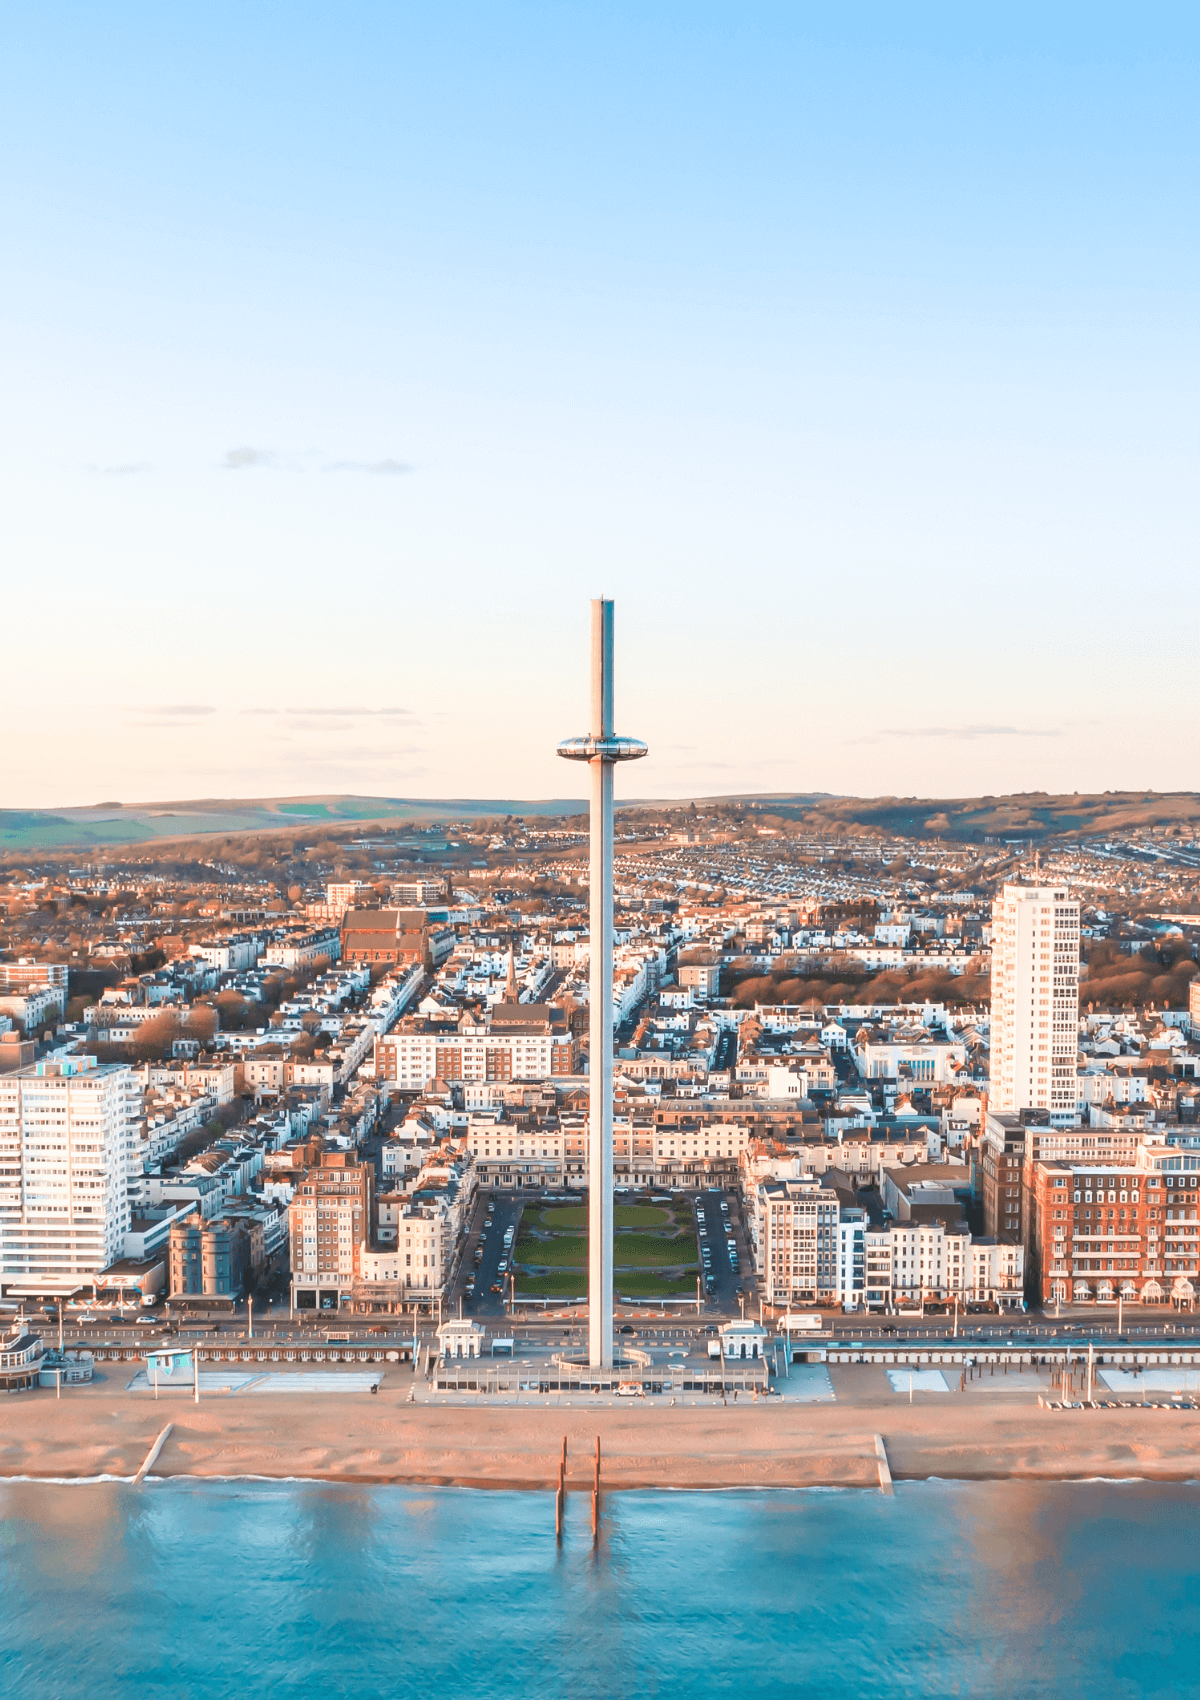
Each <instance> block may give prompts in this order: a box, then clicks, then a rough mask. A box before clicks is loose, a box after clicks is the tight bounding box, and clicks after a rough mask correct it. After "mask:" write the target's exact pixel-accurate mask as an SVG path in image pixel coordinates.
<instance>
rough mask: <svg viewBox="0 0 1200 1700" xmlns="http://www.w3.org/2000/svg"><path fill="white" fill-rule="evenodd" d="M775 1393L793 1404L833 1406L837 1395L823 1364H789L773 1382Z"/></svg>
mask: <svg viewBox="0 0 1200 1700" xmlns="http://www.w3.org/2000/svg"><path fill="white" fill-rule="evenodd" d="M774 1385H775V1391H776V1393H779V1394H782V1396H783V1398H784V1399H788V1400H791V1402H792V1403H793V1404H805V1405H814V1404H821V1403H828V1404H831V1405H832V1404H833V1403H834V1401H835V1400H836V1399H837V1394H836V1393H835V1392H834V1391H833V1382H832V1381H831V1380H830V1378H829V1371H828V1370H827V1369H826V1368H825V1365H824V1364H791V1365H789V1367H788V1373H787V1374H786V1375H782V1376H779V1377H778V1378H777V1379H776V1381H775V1384H774Z"/></svg>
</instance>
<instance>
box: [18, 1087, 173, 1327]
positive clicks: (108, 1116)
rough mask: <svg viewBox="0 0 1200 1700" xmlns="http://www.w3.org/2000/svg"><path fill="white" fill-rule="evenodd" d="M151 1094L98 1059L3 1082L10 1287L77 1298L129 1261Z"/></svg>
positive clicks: (19, 1290)
mask: <svg viewBox="0 0 1200 1700" xmlns="http://www.w3.org/2000/svg"><path fill="white" fill-rule="evenodd" d="M141 1097H142V1095H141V1089H140V1086H139V1084H138V1083H137V1081H136V1080H135V1078H134V1074H133V1071H132V1070H131V1069H129V1068H128V1067H126V1066H125V1065H124V1064H118V1063H109V1064H101V1065H99V1066H97V1065H96V1064H95V1062H94V1061H93V1060H92V1059H91V1058H89V1057H75V1058H72V1059H71V1060H69V1061H63V1062H42V1063H35V1064H34V1065H33V1066H32V1067H30V1068H23V1069H19V1070H18V1071H17V1072H16V1073H15V1074H8V1075H4V1076H0V1287H2V1288H3V1290H4V1291H5V1292H6V1293H16V1294H22V1293H28V1294H40V1293H71V1292H74V1291H75V1290H76V1288H78V1287H80V1286H83V1285H86V1284H87V1283H89V1282H90V1281H91V1280H92V1278H93V1276H95V1275H98V1274H99V1273H100V1271H101V1270H103V1269H106V1268H107V1267H108V1265H109V1264H110V1263H114V1262H115V1261H116V1260H117V1259H118V1258H120V1257H122V1256H123V1255H124V1249H125V1234H126V1231H127V1229H128V1227H129V1199H128V1186H127V1182H128V1175H129V1169H130V1162H131V1160H132V1154H133V1150H134V1144H135V1140H136V1137H137V1128H138V1120H139V1116H140V1112H141Z"/></svg>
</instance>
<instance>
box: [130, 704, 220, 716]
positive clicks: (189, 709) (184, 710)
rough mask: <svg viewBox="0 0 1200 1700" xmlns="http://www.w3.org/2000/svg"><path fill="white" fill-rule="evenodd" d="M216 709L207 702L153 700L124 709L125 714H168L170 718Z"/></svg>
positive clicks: (210, 712) (210, 711)
mask: <svg viewBox="0 0 1200 1700" xmlns="http://www.w3.org/2000/svg"><path fill="white" fill-rule="evenodd" d="M216 712H217V711H216V709H215V708H213V707H212V705H211V704H209V703H194V702H153V703H144V704H139V705H138V706H137V707H136V708H129V709H127V710H126V713H127V714H158V715H165V716H168V717H169V718H170V719H172V720H176V719H184V718H187V717H189V716H192V715H197V714H215V713H216Z"/></svg>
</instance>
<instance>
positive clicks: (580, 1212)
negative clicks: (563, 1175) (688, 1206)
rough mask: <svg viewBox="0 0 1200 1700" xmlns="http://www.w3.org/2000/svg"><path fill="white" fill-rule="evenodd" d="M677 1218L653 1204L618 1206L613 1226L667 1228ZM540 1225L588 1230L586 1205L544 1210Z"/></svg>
mask: <svg viewBox="0 0 1200 1700" xmlns="http://www.w3.org/2000/svg"><path fill="white" fill-rule="evenodd" d="M674 1220H675V1218H674V1217H673V1216H672V1214H671V1212H670V1211H669V1210H660V1209H658V1208H657V1207H656V1206H655V1205H652V1204H617V1205H614V1207H613V1226H614V1227H617V1228H667V1227H670V1226H671V1224H672V1223H673V1222H674ZM538 1225H539V1226H540V1227H543V1228H555V1229H559V1228H586V1227H587V1225H588V1213H587V1206H586V1204H574V1205H572V1204H557V1205H550V1206H548V1208H547V1209H545V1210H543V1211H542V1213H541V1215H540V1217H539V1219H538Z"/></svg>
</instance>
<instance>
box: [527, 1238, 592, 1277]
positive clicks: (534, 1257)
mask: <svg viewBox="0 0 1200 1700" xmlns="http://www.w3.org/2000/svg"><path fill="white" fill-rule="evenodd" d="M516 1258H517V1261H518V1263H540V1264H543V1265H545V1266H547V1267H552V1268H558V1267H559V1266H560V1265H564V1264H570V1265H571V1266H572V1267H574V1268H579V1269H586V1268H587V1260H588V1254H587V1235H586V1234H556V1235H555V1236H554V1238H553V1239H551V1240H535V1239H531V1238H529V1237H528V1236H527V1235H525V1234H522V1235H521V1237H520V1239H519V1240H518V1241H517V1249H516Z"/></svg>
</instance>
